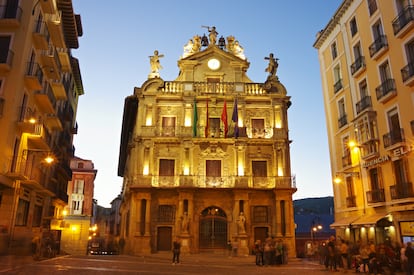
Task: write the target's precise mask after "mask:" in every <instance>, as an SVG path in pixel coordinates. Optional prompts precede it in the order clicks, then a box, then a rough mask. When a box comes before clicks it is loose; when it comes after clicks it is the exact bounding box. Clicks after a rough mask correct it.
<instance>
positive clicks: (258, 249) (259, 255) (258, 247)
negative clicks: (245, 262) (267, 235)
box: [254, 240, 263, 266]
mask: <svg viewBox="0 0 414 275" xmlns="http://www.w3.org/2000/svg"><path fill="white" fill-rule="evenodd" d="M254 253H255V255H256V265H258V266H262V265H263V245H262V241H260V240H257V241H256V242H255V244H254Z"/></svg>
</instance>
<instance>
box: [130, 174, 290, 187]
mask: <svg viewBox="0 0 414 275" xmlns="http://www.w3.org/2000/svg"><path fill="white" fill-rule="evenodd" d="M130 182H131V185H130V188H139V187H162V188H175V187H185V188H253V189H275V188H276V189H290V188H296V186H295V184H294V182H293V181H292V178H291V177H273V176H268V177H252V176H204V175H200V176H193V175H188V176H184V175H180V176H135V177H134V178H133V179H132V180H131V181H130Z"/></svg>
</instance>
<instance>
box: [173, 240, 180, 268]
mask: <svg viewBox="0 0 414 275" xmlns="http://www.w3.org/2000/svg"><path fill="white" fill-rule="evenodd" d="M180 249H181V243H180V240H179V239H178V238H176V239H175V241H174V242H173V258H172V264H173V265H174V264H179V263H180Z"/></svg>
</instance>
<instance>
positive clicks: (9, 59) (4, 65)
mask: <svg viewBox="0 0 414 275" xmlns="http://www.w3.org/2000/svg"><path fill="white" fill-rule="evenodd" d="M13 58H14V52H13V51H12V50H8V51H2V52H0V75H2V74H4V73H8V72H10V70H11V67H12V64H13Z"/></svg>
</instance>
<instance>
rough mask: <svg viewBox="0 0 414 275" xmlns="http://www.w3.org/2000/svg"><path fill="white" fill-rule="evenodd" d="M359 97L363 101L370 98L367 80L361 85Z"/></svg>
mask: <svg viewBox="0 0 414 275" xmlns="http://www.w3.org/2000/svg"><path fill="white" fill-rule="evenodd" d="M359 96H360V98H361V99H363V98H365V97H366V96H368V88H367V80H366V79H364V80H362V81H361V82H360V83H359Z"/></svg>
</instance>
